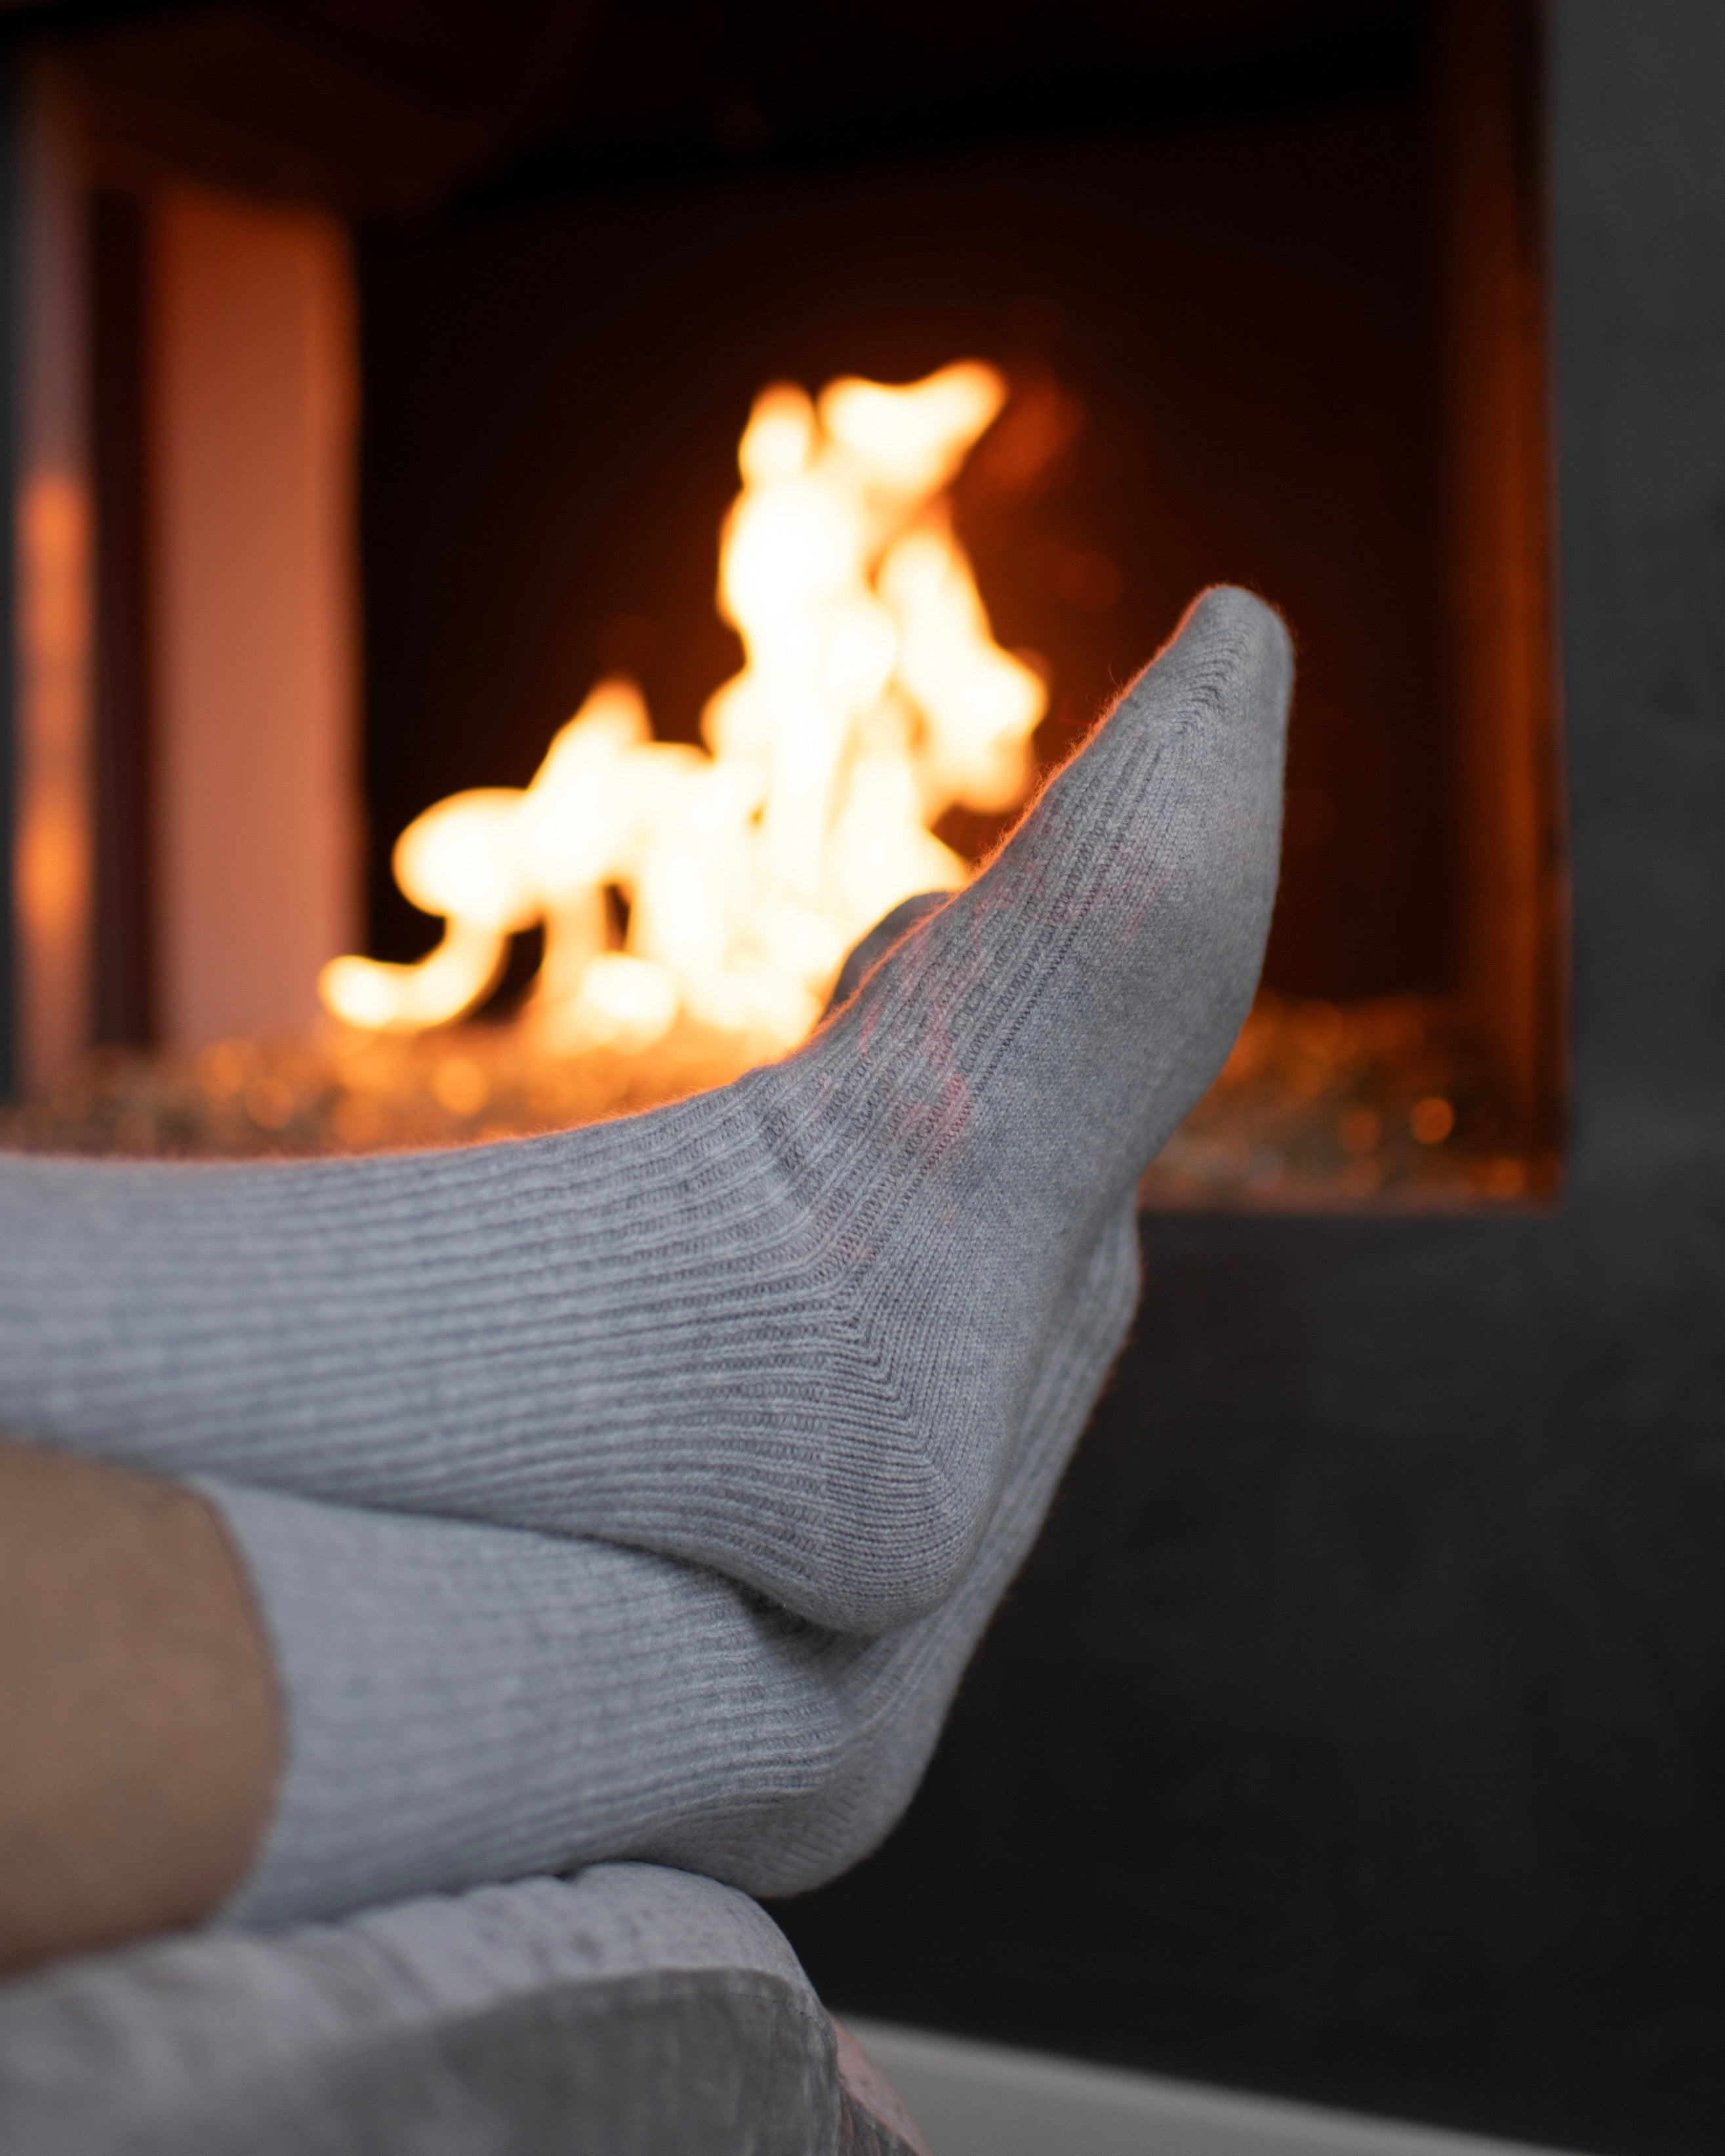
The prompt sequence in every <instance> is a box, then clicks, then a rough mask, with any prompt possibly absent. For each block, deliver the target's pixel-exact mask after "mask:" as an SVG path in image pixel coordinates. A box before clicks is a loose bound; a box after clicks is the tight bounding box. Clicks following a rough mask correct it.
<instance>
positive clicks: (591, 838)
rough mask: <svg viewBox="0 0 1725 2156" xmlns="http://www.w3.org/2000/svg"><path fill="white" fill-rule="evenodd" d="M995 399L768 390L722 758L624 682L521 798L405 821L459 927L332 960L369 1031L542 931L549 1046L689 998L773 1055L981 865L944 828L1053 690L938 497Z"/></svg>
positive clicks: (460, 1005)
mask: <svg viewBox="0 0 1725 2156" xmlns="http://www.w3.org/2000/svg"><path fill="white" fill-rule="evenodd" d="M1005 396H1006V386H1005V384H1004V382H1003V381H1002V379H1001V377H1000V376H999V374H998V373H997V372H995V371H994V369H993V368H992V367H987V366H984V365H983V364H981V363H980V362H975V361H968V362H961V363H959V364H957V365H955V366H952V367H943V368H942V370H941V371H940V372H938V373H937V374H932V375H930V376H929V377H927V379H926V380H924V381H922V382H912V383H911V384H910V385H908V386H907V387H905V388H887V387H886V386H884V385H882V384H880V383H879V382H864V381H860V380H856V379H855V378H846V379H844V380H840V381H837V382H831V383H829V385H828V386H827V388H825V389H824V390H823V391H822V392H821V394H820V396H819V398H818V399H813V400H811V399H810V398H809V396H808V395H807V394H806V393H805V392H804V391H803V390H802V389H800V388H795V387H793V386H791V385H789V384H784V383H780V384H775V385H774V386H773V387H771V388H767V389H764V390H763V391H762V393H761V394H760V395H759V396H758V397H757V398H756V400H755V404H754V408H753V410H752V413H751V414H750V417H749V422H748V425H747V428H746V429H745V430H744V433H743V436H742V444H741V445H740V448H739V450H738V458H737V461H738V464H739V465H740V467H741V470H742V492H741V493H740V494H739V495H737V500H735V502H734V503H733V504H732V507H731V510H730V512H729V514H728V515H727V516H726V521H725V525H724V529H723V531H722V533H721V542H720V557H719V591H718V603H719V608H720V611H721V613H722V614H723V616H724V618H725V619H726V620H727V621H728V622H730V623H731V624H732V626H733V627H734V628H735V629H737V632H738V634H739V635H740V636H741V637H742V644H743V649H744V652H745V654H746V659H745V664H744V666H743V669H742V672H741V673H740V674H738V675H737V676H736V677H735V678H734V679H733V680H730V681H728V682H726V684H725V685H724V686H723V687H722V688H721V689H720V690H718V692H717V693H716V695H715V696H713V697H712V698H711V701H709V702H708V704H707V706H706V711H705V712H704V714H703V716H702V720H701V732H702V736H703V737H704V739H705V741H706V748H705V749H704V750H703V749H700V748H695V747H688V746H685V745H681V744H678V743H674V742H660V741H655V739H654V737H653V731H652V726H651V723H650V721H649V717H648V714H647V710H646V706H645V705H644V702H643V701H642V699H641V696H640V692H639V690H638V689H637V688H636V687H635V685H634V683H633V682H630V681H628V680H621V679H619V680H606V681H602V682H601V683H600V684H599V685H598V686H597V687H596V688H595V689H594V690H593V692H592V693H591V694H590V695H589V696H588V699H587V701H586V702H585V703H584V704H583V706H581V708H580V710H579V711H578V712H577V713H576V714H575V716H574V717H573V718H572V719H571V720H570V721H569V722H568V724H567V726H564V727H563V728H562V731H560V732H559V733H558V734H557V737H556V739H555V740H554V741H553V742H552V745H551V748H550V751H549V752H548V753H547V757H546V758H545V761H544V762H543V763H542V765H541V767H540V768H539V771H538V773H537V774H536V777H535V778H534V779H533V781H532V783H531V785H530V786H528V787H526V788H525V789H517V788H480V789H478V790H476V791H474V792H470V793H458V794H454V795H453V796H451V797H450V798H449V799H448V800H446V801H441V802H439V803H437V804H436V806H435V807H434V808H429V809H428V810H427V811H426V812H425V814H424V815H422V816H420V817H418V819H416V820H415V821H414V822H413V823H412V824H409V825H408V829H406V830H405V831H404V832H403V834H402V835H401V837H400V839H398V842H397V844H396V848H395V853H394V859H393V865H394V870H395V875H396V880H397V882H398V884H399V885H400V886H401V889H402V891H403V892H404V893H405V895H406V896H408V898H409V899H410V900H412V901H413V904H414V905H415V906H418V907H420V908H421V909H422V910H423V911H425V912H427V913H431V914H435V915H439V916H442V917H443V919H444V924H445V925H444V933H443V937H442V939H441V940H440V942H439V943H438V945H437V947H436V948H435V949H434V950H433V951H432V952H430V953H429V955H428V956H427V957H424V959H422V960H421V961H420V962H418V964H417V965H411V966H394V965H384V964H380V963H378V962H376V961H374V960H372V959H368V958H358V957H346V958H337V959H336V960H334V961H333V962H331V964H330V965H328V966H326V968H324V970H323V973H322V976H321V979H320V982H319V991H320V993H321V996H322V998H323V1000H324V1003H325V1004H326V1006H327V1008H328V1009H330V1010H331V1011H332V1012H333V1013H334V1014H336V1017H338V1018H340V1019H344V1020H346V1021H347V1023H348V1024H351V1025H354V1026H357V1027H361V1028H363V1029H368V1030H372V1031H391V1032H417V1031H419V1030H421V1029H424V1028H426V1027H429V1026H436V1025H441V1024H446V1023H448V1022H449V1020H451V1019H456V1018H459V1017H460V1016H461V1015H462V1014H464V1013H465V1012H466V1011H469V1010H471V1009H473V1008H474V1007H475V1004H479V1003H480V1002H481V1001H482V1000H483V999H484V998H485V996H486V995H487V994H488V993H490V990H491V988H493V987H494V986H495V983H496V981H497V978H498V977H499V974H500V973H501V970H502V968H503V965H504V962H505V960H506V957H507V954H508V949H509V939H510V937H511V936H512V935H514V934H515V933H516V932H518V931H520V930H522V929H525V928H529V927H533V926H534V925H535V924H536V923H543V925H544V927H545V931H546V937H545V956H544V959H543V962H542V966H541V968H540V972H539V975H538V978H537V980H536V983H535V984H534V988H533V992H532V994H531V998H530V1000H529V1002H528V1004H527V1006H526V1013H525V1016H526V1020H527V1022H528V1023H529V1024H530V1025H531V1027H532V1029H533V1030H534V1032H535V1034H536V1035H537V1036H538V1037H539V1038H540V1039H542V1041H543V1042H544V1044H545V1045H546V1046H547V1048H551V1049H555V1050H580V1049H583V1048H587V1047H596V1046H611V1047H615V1048H621V1049H626V1050H634V1049H640V1048H644V1047H646V1046H648V1045H650V1044H651V1043H652V1042H654V1041H655V1040H657V1039H660V1038H661V1037H662V1036H663V1035H664V1034H665V1033H666V1032H667V1031H669V1029H670V1027H671V1026H672V1025H673V1024H674V1023H675V1022H676V1020H677V1019H679V1017H680V1016H682V1017H686V1018H687V1019H691V1020H693V1021H695V1022H696V1024H700V1025H702V1026H705V1027H708V1028H711V1029H716V1030H718V1031H721V1032H723V1033H726V1034H732V1035H735V1036H737V1037H739V1038H740V1039H747V1041H748V1042H750V1043H751V1044H752V1045H755V1046H757V1048H758V1049H759V1050H762V1052H769V1053H770V1052H776V1051H777V1050H780V1049H783V1048H787V1047H790V1046H792V1045H794V1044H795V1043H796V1042H797V1041H798V1040H800V1039H802V1038H803V1035H804V1034H806V1033H807V1032H808V1031H809V1029H810V1027H811V1026H812V1025H813V1024H814V1021H815V1019H816V1018H817V1016H818V1015H819V1011H820V1009H821V1005H822V1003H823V1001H824V998H825V996H826V994H827V993H828V991H829V988H830V986H831V983H832V981H833V978H834V975H835V973H837V971H838V968H839V962H840V961H841V960H842V958H843V957H844V954H845V951H846V950H847V949H848V948H849V947H850V945H851V944H852V943H853V942H855V940H856V939H857V937H860V935H862V934H863V933H864V932H865V931H866V930H867V929H868V928H869V927H870V926H871V925H872V924H873V923H874V922H875V921H877V920H878V919H879V918H880V916H881V915H882V914H884V913H886V911H888V910H889V909H890V908H891V907H892V906H896V904H897V903H898V902H899V901H900V900H901V899H904V898H907V897H909V896H911V894H912V893H913V892H916V891H932V890H954V889H957V887H958V885H961V884H963V882H964V880H966V878H967V876H968V874H969V872H970V871H969V869H968V865H967V864H966V863H965V862H964V861H963V860H961V859H960V858H959V856H958V855H957V854H955V853H954V852H952V850H951V849H950V848H949V847H947V846H946V845H944V844H942V842H941V841H940V840H939V839H937V838H936V837H935V836H934V834H933V830H932V826H933V825H934V824H936V823H937V821H938V820H939V819H940V817H941V816H942V814H944V813H945V812H946V811H947V809H948V808H952V807H953V806H954V805H957V804H962V805H963V806H964V807H967V808H974V809H979V810H984V811H988V810H998V809H1002V808H1010V807H1011V806H1012V805H1013V804H1014V803H1015V802H1017V801H1019V800H1021V799H1022V798H1024V793H1025V792H1026V791H1027V789H1028V787H1029V781H1030V777H1031V766H1030V736H1031V733H1032V732H1033V731H1034V728H1035V726H1036V723H1037V721H1039V720H1040V717H1041V716H1042V714H1043V711H1044V709H1045V701H1046V700H1045V691H1044V688H1043V684H1042V682H1041V680H1040V677H1039V676H1038V675H1037V674H1036V673H1035V672H1034V670H1032V669H1031V667H1029V665H1026V664H1025V663H1024V661H1023V660H1020V659H1018V658H1015V657H1014V655H1013V654H1010V653H1009V652H1007V651H1004V650H1002V649H1001V648H1000V647H999V645H998V644H996V643H995V642H994V640H993V636H992V634H990V631H989V627H988V616H987V613H985V611H984V609H983V603H982V599H981V598H980V596H979V594H978V591H977V588H976V583H975V580H974V578H973V577H972V574H971V570H970V564H969V562H968V560H967V559H966V557H965V555H964V552H963V548H962V547H960V546H959V544H958V542H957V539H956V538H955V537H954V536H953V534H952V524H951V518H950V515H949V511H948V507H947V495H946V490H947V487H948V485H950V483H951V481H952V479H953V478H954V477H955V476H956V475H957V471H958V470H959V467H960V466H961V465H963V461H964V459H965V457H966V455H967V454H968V452H969V450H970V449H971V447H972V445H973V444H974V443H975V442H976V441H977V440H978V438H979V437H980V436H981V435H982V434H983V433H984V432H985V431H986V429H988V426H989V425H990V424H991V423H992V422H993V419H994V418H995V416H996V414H997V413H999V410H1000V408H1001V406H1002V404H1003V403H1004V401H1005ZM608 887H609V888H614V890H615V891H618V892H619V893H620V895H621V896H622V897H623V899H624V901H625V902H626V906H627V922H628V925H627V929H626V932H624V934H623V935H622V937H620V939H619V936H618V935H617V933H616V931H615V927H614V910H613V908H612V907H611V906H610V905H609V904H608V899H607V891H608Z"/></svg>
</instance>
